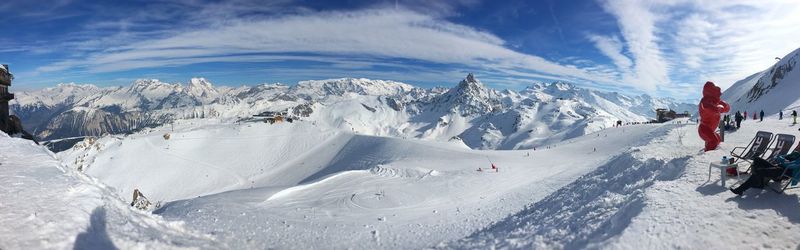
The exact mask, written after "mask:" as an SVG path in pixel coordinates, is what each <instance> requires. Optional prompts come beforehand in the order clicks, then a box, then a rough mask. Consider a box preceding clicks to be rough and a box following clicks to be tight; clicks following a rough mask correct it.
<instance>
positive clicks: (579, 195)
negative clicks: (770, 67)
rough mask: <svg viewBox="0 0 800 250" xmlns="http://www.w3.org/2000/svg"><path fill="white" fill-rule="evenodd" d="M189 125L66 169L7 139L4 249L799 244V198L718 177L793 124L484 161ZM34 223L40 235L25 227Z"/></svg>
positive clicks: (315, 131)
mask: <svg viewBox="0 0 800 250" xmlns="http://www.w3.org/2000/svg"><path fill="white" fill-rule="evenodd" d="M184 122H185V123H182V122H181V123H176V125H175V128H174V131H173V130H172V128H171V127H159V128H154V129H151V130H147V131H142V132H140V133H136V134H132V135H128V136H125V137H120V136H116V137H113V136H108V137H104V138H101V139H99V140H98V141H95V142H90V141H85V142H84V143H82V144H78V146H76V147H75V148H73V149H72V150H69V151H65V152H62V153H60V154H59V158H60V160H61V161H62V164H63V166H64V167H60V165H59V164H58V163H57V162H56V161H55V160H54V159H53V158H52V156H51V155H49V154H47V153H46V151H44V150H43V149H42V148H41V147H36V146H33V145H31V144H29V143H28V142H26V141H22V140H19V139H12V138H7V137H3V138H0V140H1V141H2V143H0V150H2V151H0V152H3V153H2V154H0V159H2V165H0V167H2V168H0V174H2V176H3V178H0V182H2V183H0V184H3V185H0V186H2V187H4V190H9V192H2V193H0V205H2V206H3V207H2V209H0V211H2V212H0V213H3V216H2V217H0V218H2V219H3V225H4V226H5V225H10V226H6V227H3V228H0V239H2V240H0V242H2V244H3V245H2V247H3V248H4V249H5V248H9V249H17V248H65V247H70V246H71V245H74V244H79V243H80V242H84V241H85V240H89V241H90V242H94V244H99V243H97V242H100V243H103V242H107V241H106V240H104V239H105V238H104V237H100V236H97V235H98V234H99V235H101V236H102V235H104V234H103V233H102V232H107V233H106V235H108V238H109V239H110V241H111V242H112V243H113V244H114V245H115V246H121V247H123V248H136V247H143V248H152V247H156V248H164V247H192V246H199V247H201V248H233V249H242V248H265V247H270V248H280V249H285V248H302V249H310V248H311V249H313V248H324V249H351V248H355V249H397V248H427V247H433V248H456V249H465V248H467V249H486V248H501V249H514V248H526V249H529V248H534V249H583V248H602V249H642V248H645V249H666V248H708V249H721V248H725V249H753V248H779V249H791V248H796V247H797V246H798V245H800V238H797V237H796V233H795V232H797V230H798V229H800V199H798V191H797V190H796V189H795V190H789V191H788V192H787V193H786V194H776V193H773V192H772V191H768V190H758V189H753V190H748V191H747V192H746V193H745V195H744V196H742V197H738V196H736V195H734V194H733V193H731V192H729V191H727V189H725V188H723V187H720V186H719V181H718V178H719V177H718V175H717V173H718V172H716V171H714V172H713V173H712V176H711V177H710V178H709V176H708V168H707V166H708V162H710V161H717V160H718V159H719V158H720V157H721V156H722V155H724V154H726V153H727V152H728V150H729V149H730V148H732V147H734V146H741V145H745V144H746V143H747V142H748V141H749V140H750V139H751V137H752V136H753V135H754V134H755V132H756V131H758V130H768V131H772V132H776V133H789V134H795V135H797V133H798V132H797V128H798V127H797V126H796V125H794V126H793V125H791V124H789V123H788V122H787V120H782V121H778V120H776V119H773V118H768V119H766V120H765V121H764V122H757V121H752V120H748V121H745V122H744V123H743V127H742V129H740V130H739V131H738V132H734V133H728V134H727V135H726V139H727V141H726V142H724V143H722V145H721V148H720V149H719V150H716V151H710V152H707V153H704V152H702V150H701V149H702V145H703V143H702V141H701V140H699V138H697V136H696V132H695V131H696V127H695V126H696V125H695V124H686V123H685V121H682V122H684V123H683V124H652V125H632V126H625V127H621V128H611V129H605V130H602V131H600V132H598V133H593V134H589V135H585V136H581V137H577V138H574V139H570V140H567V141H564V142H562V143H559V144H557V145H550V146H549V147H545V148H539V149H537V150H536V151H533V150H516V151H476V150H470V149H468V148H465V147H464V146H463V144H460V142H458V141H452V142H436V141H427V140H417V139H400V138H391V137H375V136H368V135H359V134H354V133H348V132H342V131H340V130H332V129H329V128H328V129H325V128H327V127H325V126H318V125H315V124H314V123H313V122H299V123H292V124H288V123H286V124H280V125H267V124H262V123H242V124H229V123H224V122H219V121H214V120H212V119H198V120H187V121H184ZM165 133H169V134H170V139H169V140H165V139H164V138H163V137H162V135H164V134H165ZM118 158H121V159H118ZM490 160H491V161H492V162H494V164H496V165H497V166H499V171H496V172H492V171H491V169H488V167H489V166H490V164H489V161H490ZM127 162H138V163H139V164H129V165H123V164H126V163H127ZM9 166H10V167H9ZM479 167H480V168H483V169H484V171H481V172H479V171H476V169H477V168H479ZM77 168H81V169H82V171H86V172H88V173H89V174H91V175H94V176H97V178H98V180H99V181H102V182H104V183H109V185H110V186H111V188H106V187H105V186H103V185H102V184H99V182H98V181H95V179H93V178H89V177H86V176H84V175H83V174H81V173H79V172H76V171H75V170H74V169H77ZM62 171H65V172H62ZM173 172H177V173H180V174H173ZM733 182H734V181H729V185H732V184H730V183H733ZM42 183H46V184H44V185H43V184H42ZM131 188H139V189H140V190H142V191H143V192H144V193H145V195H147V196H148V197H150V198H151V200H154V201H155V200H160V201H163V202H164V206H163V207H162V208H161V209H158V210H156V211H155V213H156V214H157V215H148V214H145V213H141V212H137V211H132V210H130V209H129V207H128V206H127V204H126V203H127V201H123V200H121V199H120V198H118V197H123V198H125V197H128V195H129V194H130V193H131ZM63 190H67V191H66V192H64V191H63ZM20 194H21V195H20ZM73 194H74V195H73ZM23 204H25V205H23ZM27 204H36V205H35V206H30V205H27ZM65 204H69V205H65ZM75 204H77V205H75ZM98 207H99V208H100V210H98ZM95 211H99V212H95ZM103 211H104V212H105V213H106V214H105V216H103V214H102V213H103ZM93 218H95V219H93ZM103 218H105V219H103ZM103 222H105V223H103ZM90 225H91V226H90ZM142 225H148V226H146V227H145V226H142ZM34 227H35V228H36V229H41V230H40V232H41V233H40V234H38V233H37V234H23V233H22V232H28V231H33V228H34ZM184 227H186V228H184ZM52 228H59V229H61V228H71V229H72V230H57V231H55V233H54V231H53V230H54V229H52ZM98 228H99V229H98ZM37 232H38V231H37ZM81 232H87V233H84V234H80V233H81ZM97 232H100V233H97ZM195 232H196V233H195ZM51 235H52V236H51ZM79 235H85V236H79ZM75 238H79V239H80V240H78V241H77V243H76V241H75V240H74V239H75ZM44 239H48V240H47V241H45V240H44ZM80 244H82V243H80Z"/></svg>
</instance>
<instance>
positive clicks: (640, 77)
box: [602, 0, 669, 92]
mask: <svg viewBox="0 0 800 250" xmlns="http://www.w3.org/2000/svg"><path fill="white" fill-rule="evenodd" d="M602 6H603V8H604V9H605V10H606V11H607V12H609V13H610V14H612V15H614V16H615V17H616V18H617V23H618V24H619V28H620V31H621V33H622V37H623V38H624V39H625V41H626V42H627V48H628V51H629V52H630V53H631V55H632V56H633V59H634V60H633V67H634V68H633V71H632V72H631V73H628V74H625V75H624V76H623V82H627V83H631V84H635V85H637V86H639V87H640V88H642V89H645V90H647V91H648V92H654V91H655V90H657V86H659V85H664V84H667V83H669V77H668V74H667V71H668V68H667V63H666V62H665V61H664V59H663V58H662V51H661V48H660V47H659V45H658V42H659V40H658V37H656V32H657V30H656V26H655V24H656V21H657V17H656V16H655V15H654V14H653V12H651V11H650V4H648V3H646V2H644V1H639V0H609V1H605V2H604V3H603V4H602Z"/></svg>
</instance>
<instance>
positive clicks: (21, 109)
mask: <svg viewBox="0 0 800 250" xmlns="http://www.w3.org/2000/svg"><path fill="white" fill-rule="evenodd" d="M18 96H20V98H18V99H17V100H16V101H14V102H12V110H13V111H14V112H15V113H17V114H18V115H20V117H22V119H23V121H25V122H26V124H25V125H26V127H29V128H31V130H32V131H34V133H35V134H36V135H37V136H38V137H40V138H41V139H44V140H48V139H57V138H65V137H73V136H82V135H102V134H120V133H130V132H132V131H137V130H140V129H143V128H147V127H154V126H159V125H162V124H168V123H171V122H173V121H174V120H177V119H191V118H214V119H221V120H230V121H233V120H240V119H242V118H246V117H250V116H252V115H255V114H259V113H262V112H264V111H289V112H290V113H291V114H293V115H296V116H300V117H301V119H305V120H311V121H314V122H315V123H317V124H320V126H327V127H331V128H336V129H341V130H347V131H353V132H357V133H361V134H367V135H378V136H392V137H403V138H408V137H412V138H422V139H431V140H439V141H448V140H460V141H463V142H464V143H465V144H466V145H467V146H469V147H471V148H476V149H518V148H532V147H536V146H539V145H544V144H548V143H553V142H558V141H561V140H565V139H569V138H574V137H576V136H580V135H584V134H587V133H590V132H593V131H597V130H599V129H602V128H605V127H610V126H612V124H613V123H614V122H615V121H617V120H621V121H623V122H643V121H648V120H650V119H652V118H654V113H655V112H654V110H655V109H656V108H671V109H674V110H676V111H679V112H682V111H687V110H688V111H691V110H694V109H696V108H695V107H694V104H682V103H678V102H676V101H674V100H671V99H660V98H653V97H650V96H647V95H641V96H627V95H624V94H620V93H615V92H601V91H595V90H590V89H583V88H579V87H576V86H574V85H572V84H569V83H564V82H555V83H534V84H532V85H531V86H530V87H528V88H526V89H524V90H522V91H520V92H516V91H512V90H503V91H498V90H494V89H490V88H487V87H486V86H485V85H484V84H483V83H481V82H480V80H478V79H477V78H476V77H475V76H474V75H472V74H469V75H468V76H467V77H466V78H465V79H463V80H462V81H460V82H459V83H458V84H457V85H456V86H454V87H453V88H450V89H442V88H433V89H422V88H417V87H413V86H411V85H408V84H405V83H401V82H394V81H383V80H370V79H363V78H360V79H356V78H342V79H330V80H315V81H301V82H299V83H298V84H296V85H293V86H287V85H282V84H261V85H256V86H244V87H239V88H227V87H221V88H217V87H214V86H213V85H212V84H211V83H210V82H209V81H208V80H206V79H204V78H193V79H191V80H190V81H189V82H188V83H186V84H177V83H164V82H161V81H159V80H156V79H144V80H137V81H135V82H133V83H132V84H131V85H130V86H128V87H114V88H98V87H96V86H92V85H75V84H62V85H59V86H56V87H53V88H47V89H43V90H39V91H34V92H20V93H19V94H18Z"/></svg>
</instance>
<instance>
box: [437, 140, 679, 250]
mask: <svg viewBox="0 0 800 250" xmlns="http://www.w3.org/2000/svg"><path fill="white" fill-rule="evenodd" d="M673 128H674V127H673ZM667 132H668V131H664V130H661V131H658V130H657V131H654V132H653V133H651V136H655V135H658V134H667ZM671 139H673V138H671V137H670V136H669V135H666V136H661V137H658V138H655V139H652V140H651V141H650V142H651V143H650V144H649V145H646V146H644V147H637V148H633V149H631V150H629V151H628V152H626V153H623V154H621V155H618V156H616V157H614V158H612V159H611V160H609V161H608V162H607V163H606V164H604V165H602V166H600V167H599V168H597V169H596V170H594V171H592V172H590V173H588V174H586V175H584V176H582V177H581V178H579V179H578V180H576V181H575V182H573V183H571V184H569V185H567V186H566V187H563V188H561V189H559V190H558V191H555V192H553V193H552V194H550V195H549V196H547V197H546V198H544V199H542V200H540V201H538V202H535V203H533V204H531V205H528V206H526V208H525V209H524V210H522V211H520V212H518V213H516V214H513V215H511V216H509V217H507V218H506V219H504V220H501V221H498V222H496V223H494V224H493V225H491V226H489V227H487V228H485V229H482V230H479V231H478V232H475V233H473V234H472V235H470V236H468V237H466V238H464V239H462V240H459V241H455V242H451V243H447V244H444V243H443V244H440V245H439V246H438V247H440V248H456V249H461V248H478V249H487V248H504V249H505V248H514V249H516V248H535V249H552V248H558V249H583V248H587V247H589V248H592V247H597V246H601V244H602V243H603V242H605V241H606V240H608V239H611V238H613V237H615V236H617V235H619V234H620V233H621V232H622V231H623V230H625V228H626V227H627V226H628V225H629V224H630V221H631V219H632V218H634V217H636V216H637V215H638V214H639V213H640V212H641V211H642V208H643V207H644V206H645V200H646V197H645V195H644V190H645V189H647V188H649V187H650V186H652V185H653V184H654V183H655V182H656V181H666V180H672V179H676V178H678V177H679V176H680V175H681V174H682V173H683V172H684V169H685V167H686V165H687V163H688V161H689V159H690V156H689V155H688V154H687V155H682V156H675V155H671V156H669V157H663V158H664V159H660V157H659V158H645V157H642V156H643V155H650V156H652V155H659V153H657V152H656V153H652V152H651V153H646V154H645V153H642V152H641V151H658V150H664V148H663V147H668V146H669V144H671V143H675V142H674V141H672V140H671ZM654 143H659V144H667V145H659V146H653V144H654ZM665 151H666V150H665ZM666 159H671V160H666Z"/></svg>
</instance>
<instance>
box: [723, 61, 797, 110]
mask: <svg viewBox="0 0 800 250" xmlns="http://www.w3.org/2000/svg"><path fill="white" fill-rule="evenodd" d="M798 60H800V49H797V50H795V51H792V52H791V53H789V54H787V55H786V56H784V57H783V58H781V60H780V61H778V62H777V63H775V65H773V66H772V67H769V68H768V69H766V70H764V71H762V72H758V73H755V74H753V75H751V76H748V77H746V78H745V79H742V80H739V81H737V82H736V83H734V84H733V85H732V86H731V87H730V88H728V89H726V90H725V91H724V92H723V93H722V99H723V100H725V101H727V102H728V103H730V104H731V110H732V112H736V111H742V112H744V111H747V112H748V113H757V112H760V111H761V110H764V113H765V114H766V115H773V114H776V113H778V112H780V111H781V110H784V113H786V110H792V109H800V95H798V93H800V69H798V67H800V66H798V65H797V61H798ZM789 112H791V111H789ZM784 115H786V114H784Z"/></svg>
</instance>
